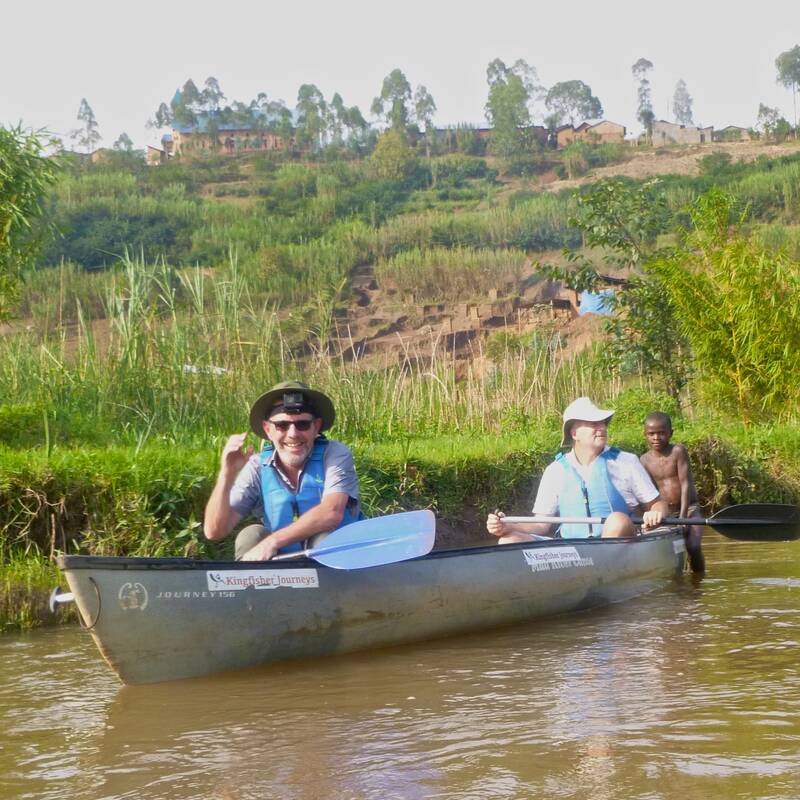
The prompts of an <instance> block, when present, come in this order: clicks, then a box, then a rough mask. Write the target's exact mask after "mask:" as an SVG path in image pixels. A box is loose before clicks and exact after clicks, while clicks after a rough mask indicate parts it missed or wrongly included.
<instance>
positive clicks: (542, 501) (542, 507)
mask: <svg viewBox="0 0 800 800" xmlns="http://www.w3.org/2000/svg"><path fill="white" fill-rule="evenodd" d="M605 450H608V447H606V448H605ZM605 450H604V451H603V452H605ZM567 461H568V462H569V463H570V464H571V465H572V466H573V467H574V468H575V470H576V471H577V473H578V475H580V476H581V477H582V478H583V479H584V480H585V481H587V482H588V480H589V473H590V472H591V468H592V465H593V463H594V462H592V464H589V465H584V464H581V463H579V462H578V459H577V458H575V453H574V451H573V450H570V451H569V453H567ZM606 466H607V467H608V477H609V478H610V479H611V482H612V483H613V484H614V486H615V487H616V488H617V491H618V492H619V493H620V494H621V495H622V497H623V498H624V499H625V503H626V505H627V506H628V511H631V512H632V511H635V510H636V508H637V507H638V506H640V505H647V504H648V503H651V502H652V501H653V500H655V499H656V497H658V489H656V487H655V485H654V484H653V481H652V479H651V478H650V476H649V475H648V474H647V470H646V469H645V468H644V467H643V466H642V463H641V461H639V459H638V458H637V457H636V456H635V455H634V454H633V453H626V452H625V451H624V450H620V452H619V455H618V456H617V457H616V458H610V459H608V460H607V461H606ZM567 480H569V477H568V475H567V472H566V470H565V469H564V467H563V466H561V464H559V463H557V462H555V461H554V462H553V463H552V464H548V465H547V467H546V469H545V471H544V473H543V474H542V480H541V481H540V483H539V491H538V492H536V500H535V501H534V504H533V514H534V516H537V515H538V516H542V517H554V516H556V515H557V514H558V498H559V497H560V496H561V493H562V492H563V490H564V486H565V482H566V481H567Z"/></svg>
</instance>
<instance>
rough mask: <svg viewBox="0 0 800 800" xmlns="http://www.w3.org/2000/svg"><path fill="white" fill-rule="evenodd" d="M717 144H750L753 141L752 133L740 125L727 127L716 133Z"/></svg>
mask: <svg viewBox="0 0 800 800" xmlns="http://www.w3.org/2000/svg"><path fill="white" fill-rule="evenodd" d="M713 138H714V141H715V142H749V141H751V140H752V138H753V137H752V136H751V135H750V131H749V130H747V128H742V127H740V126H739V125H727V126H726V127H724V128H721V129H720V130H718V131H714V137H713Z"/></svg>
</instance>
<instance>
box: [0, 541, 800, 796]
mask: <svg viewBox="0 0 800 800" xmlns="http://www.w3.org/2000/svg"><path fill="white" fill-rule="evenodd" d="M707 556H708V561H709V564H710V565H711V569H710V572H709V575H708V576H707V577H706V578H704V579H702V580H700V581H698V580H693V579H692V578H689V577H687V578H685V579H684V580H682V581H679V582H676V583H675V584H673V585H668V586H665V587H664V588H663V589H662V590H660V591H659V592H656V593H653V594H650V595H648V596H646V597H642V598H638V599H636V600H633V601H629V602H628V603H626V604H624V605H619V606H615V607H613V608H609V609H604V610H601V611H599V612H591V613H587V614H579V615H572V616H566V617H562V618H560V619H557V620H552V621H549V622H546V623H543V624H542V623H539V624H531V625H527V626H522V627H515V628H512V629H505V630H501V631H496V632H493V633H489V634H480V635H473V636H468V637H461V638H457V639H449V640H443V641H437V642H430V643H425V644H420V645H415V646H408V647H403V648H396V649H390V650H382V651H378V652H372V653H367V654H361V655H350V656H344V657H337V658H330V659H320V660H317V661H308V662H303V663H295V664H291V665H287V664H284V665H277V666H273V667H269V668H264V669H258V670H250V671H247V672H240V673H236V674H229V675H225V676H215V677H212V678H204V679H198V680H192V681H182V682H176V683H167V684H160V685H156V686H139V687H123V686H121V685H119V683H118V682H117V680H116V678H115V677H114V676H113V675H112V674H111V672H110V671H109V670H108V669H107V667H106V666H105V665H104V663H103V662H102V661H101V659H100V658H99V656H98V655H97V653H96V650H95V649H94V645H93V644H92V642H91V640H90V639H89V638H88V636H86V635H85V634H84V633H82V632H80V631H78V630H74V629H70V630H64V631H46V632H37V633H35V634H32V635H29V636H21V637H10V638H6V639H0V654H2V660H1V661H0V678H2V680H1V681H0V715H1V716H2V727H3V730H4V734H3V739H2V740H0V741H2V750H0V796H2V797H4V798H36V800H49V798H59V800H61V799H62V798H107V800H111V798H137V799H138V798H148V800H150V799H156V798H170V800H187V799H188V798H198V799H199V798H203V800H206V799H207V798H220V799H221V800H250V799H251V798H292V799H294V798H323V797H325V798H327V797H332V798H381V799H383V798H403V799H404V800H405V799H408V798H412V799H413V798H475V800H478V798H481V799H482V798H492V797H498V798H517V797H518V798H525V797H548V798H550V797H552V798H586V797H591V798H593V800H606V798H647V800H652V799H655V798H681V799H682V800H684V799H685V798H700V797H704V798H705V797H711V798H732V797H747V798H757V797H758V798H761V797H763V798H767V797H769V798H785V799H786V800H789V798H791V800H796V798H797V797H798V796H800V669H799V668H798V658H799V657H800V595H798V588H800V549H798V548H797V546H796V545H792V544H786V545H782V544H765V545H749V544H744V543H734V542H728V541H725V540H722V539H720V538H719V537H713V536H712V537H709V543H708V546H707Z"/></svg>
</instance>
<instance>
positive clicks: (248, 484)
mask: <svg viewBox="0 0 800 800" xmlns="http://www.w3.org/2000/svg"><path fill="white" fill-rule="evenodd" d="M260 462H261V454H260V453H257V454H255V455H253V456H251V457H250V460H249V461H248V462H247V464H245V466H244V467H243V468H242V471H241V472H240V473H239V474H238V475H237V476H236V481H235V482H234V484H233V486H232V487H231V494H230V502H231V509H233V511H235V512H236V513H237V514H241V515H242V517H247V516H249V515H251V514H252V515H253V516H256V517H261V518H262V519H263V518H264V500H263V497H262V495H261V463H260ZM322 466H323V469H324V470H325V484H324V486H323V489H322V496H323V497H324V496H325V495H326V494H332V493H334V492H343V493H344V494H346V495H348V496H349V497H351V498H352V500H353V501H354V502H355V503H356V507H355V508H354V509H352V510H353V512H354V513H355V514H357V513H358V511H359V506H358V502H359V500H360V493H359V489H358V477H357V475H356V468H355V465H354V464H353V454H352V453H351V452H350V449H349V448H348V447H347V445H344V444H342V443H341V442H337V441H336V440H334V439H330V440H328V445H327V447H326V448H325V452H324V454H323V456H322ZM264 524H265V525H267V521H266V520H264ZM267 527H269V525H267Z"/></svg>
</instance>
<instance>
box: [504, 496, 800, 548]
mask: <svg viewBox="0 0 800 800" xmlns="http://www.w3.org/2000/svg"><path fill="white" fill-rule="evenodd" d="M505 520H506V522H547V523H555V524H560V523H562V522H563V523H567V524H573V523H574V524H582V523H584V524H587V525H602V524H603V523H604V522H605V521H606V518H605V517H506V518H505ZM633 521H634V523H635V524H636V525H640V524H641V522H642V521H641V520H640V519H635V520H633ZM663 522H664V524H665V525H707V526H708V527H709V528H712V529H713V530H715V531H717V533H721V534H722V535H723V536H727V537H728V538H729V539H738V540H739V541H743V542H788V541H793V540H795V539H800V508H798V507H797V506H790V505H780V504H778V503H743V504H741V505H736V506H728V507H727V508H723V509H722V510H721V511H717V513H716V514H714V515H712V516H710V517H708V518H707V519H703V518H702V517H688V518H687V517H665V518H664V520H663Z"/></svg>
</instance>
